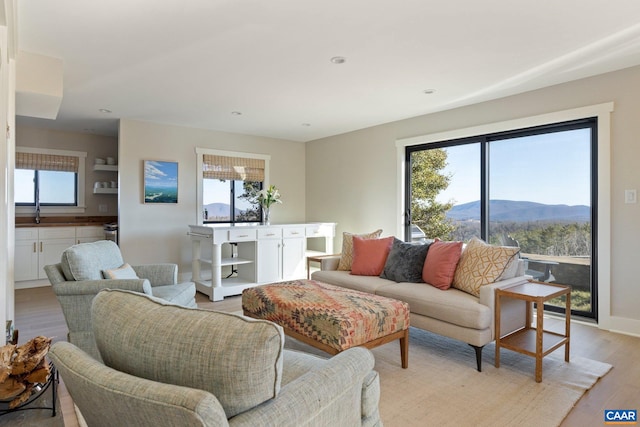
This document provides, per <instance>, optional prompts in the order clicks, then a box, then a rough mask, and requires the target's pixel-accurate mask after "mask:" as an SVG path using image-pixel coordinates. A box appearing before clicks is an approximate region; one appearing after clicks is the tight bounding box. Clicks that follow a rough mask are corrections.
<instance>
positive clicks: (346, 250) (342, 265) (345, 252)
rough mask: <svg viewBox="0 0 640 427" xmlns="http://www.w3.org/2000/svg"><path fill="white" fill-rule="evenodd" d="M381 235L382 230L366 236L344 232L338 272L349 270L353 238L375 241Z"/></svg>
mask: <svg viewBox="0 0 640 427" xmlns="http://www.w3.org/2000/svg"><path fill="white" fill-rule="evenodd" d="M381 234H382V230H376V231H374V232H373V233H367V234H352V233H347V232H346V231H345V232H344V233H342V254H341V255H340V262H339V263H338V270H341V271H349V270H351V263H353V236H358V237H360V238H362V239H377V238H378V237H380V235H381Z"/></svg>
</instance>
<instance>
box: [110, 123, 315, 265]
mask: <svg viewBox="0 0 640 427" xmlns="http://www.w3.org/2000/svg"><path fill="white" fill-rule="evenodd" d="M119 144H120V148H119V155H118V157H119V159H120V168H119V169H120V170H119V173H120V196H119V197H120V203H119V205H120V214H119V223H120V248H121V250H122V253H123V257H124V258H125V261H127V262H129V263H134V264H143V263H153V262H174V263H178V265H179V271H180V273H181V276H183V277H185V278H189V277H191V274H190V271H191V244H190V241H189V238H188V236H187V231H188V225H189V224H196V223H197V215H198V209H197V208H196V182H197V181H196V179H197V177H196V153H195V149H196V147H201V148H212V149H220V150H228V151H239V152H248V153H258V154H268V155H270V156H271V161H270V183H271V184H274V185H276V186H277V187H278V188H279V189H280V193H281V194H282V200H283V204H282V205H278V206H276V207H275V208H274V209H272V213H271V215H272V218H271V221H272V223H275V224H277V223H290V222H303V221H304V220H305V146H304V144H302V143H299V142H292V141H286V140H278V139H272V138H263V137H256V136H249V135H239V134H230V133H224V132H216V131H208V130H202V129H192V128H185V127H180V126H171V125H161V124H156V123H148V122H140V121H133V120H122V121H121V123H120V135H119ZM144 160H162V161H175V162H178V203H177V204H144V203H143V162H144ZM187 273H189V274H187Z"/></svg>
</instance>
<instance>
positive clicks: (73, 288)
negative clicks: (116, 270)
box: [53, 279, 151, 297]
mask: <svg viewBox="0 0 640 427" xmlns="http://www.w3.org/2000/svg"><path fill="white" fill-rule="evenodd" d="M103 289H124V290H128V291H135V292H140V293H144V294H148V295H151V284H150V283H149V281H148V280H147V279H101V280H80V281H77V282H75V281H69V282H60V283H56V284H54V285H53V292H54V293H55V294H56V295H57V296H59V297H61V296H62V297H64V296H71V295H96V294H97V293H98V292H100V291H101V290H103Z"/></svg>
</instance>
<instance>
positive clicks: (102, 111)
mask: <svg viewBox="0 0 640 427" xmlns="http://www.w3.org/2000/svg"><path fill="white" fill-rule="evenodd" d="M98 111H100V112H101V113H105V114H109V113H111V110H108V109H106V108H101V109H99V110H98Z"/></svg>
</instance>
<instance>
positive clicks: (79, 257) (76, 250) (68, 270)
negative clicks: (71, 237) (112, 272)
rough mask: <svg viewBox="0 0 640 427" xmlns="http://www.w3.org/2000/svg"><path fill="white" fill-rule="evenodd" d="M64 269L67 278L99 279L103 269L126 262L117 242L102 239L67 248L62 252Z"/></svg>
mask: <svg viewBox="0 0 640 427" xmlns="http://www.w3.org/2000/svg"><path fill="white" fill-rule="evenodd" d="M60 263H61V264H62V271H63V273H64V276H65V277H66V279H67V280H76V281H79V280H99V279H102V278H103V276H102V271H103V270H109V269H115V268H118V267H120V266H121V265H122V264H124V261H123V260H122V255H121V254H120V249H119V248H118V245H116V244H115V242H112V241H110V240H100V241H97V242H93V243H82V244H80V245H74V246H71V247H70V248H67V249H65V251H64V252H63V253H62V259H61V262H60Z"/></svg>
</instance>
